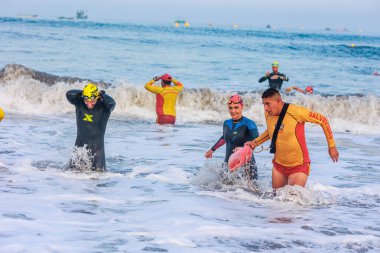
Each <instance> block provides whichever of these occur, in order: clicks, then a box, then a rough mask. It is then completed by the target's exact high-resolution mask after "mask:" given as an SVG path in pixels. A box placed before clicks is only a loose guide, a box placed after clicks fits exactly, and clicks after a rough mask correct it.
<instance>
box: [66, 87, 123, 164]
mask: <svg viewBox="0 0 380 253" xmlns="http://www.w3.org/2000/svg"><path fill="white" fill-rule="evenodd" d="M66 97H67V100H69V102H70V103H71V104H73V105H75V111H76V119H77V139H76V141H75V146H77V147H83V146H84V145H87V148H89V149H90V150H91V153H92V155H94V161H93V166H92V167H93V168H92V169H93V170H105V169H106V158H105V152H104V133H105V131H106V127H107V122H108V118H109V117H110V115H111V112H112V110H113V109H114V108H115V105H116V103H115V100H113V98H111V97H110V96H108V95H107V94H106V93H105V91H103V90H102V91H99V90H98V87H96V85H95V84H92V83H89V84H88V85H86V86H85V87H84V88H83V91H81V90H69V91H68V92H67V93H66Z"/></svg>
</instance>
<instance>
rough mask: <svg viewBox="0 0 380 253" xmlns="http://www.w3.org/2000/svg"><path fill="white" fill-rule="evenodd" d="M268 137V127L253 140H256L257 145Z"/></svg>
mask: <svg viewBox="0 0 380 253" xmlns="http://www.w3.org/2000/svg"><path fill="white" fill-rule="evenodd" d="M269 139H270V138H269V132H268V129H266V130H265V131H264V133H262V134H261V135H260V136H259V137H257V138H256V139H255V142H256V144H257V145H261V144H263V143H264V142H266V141H267V140H269Z"/></svg>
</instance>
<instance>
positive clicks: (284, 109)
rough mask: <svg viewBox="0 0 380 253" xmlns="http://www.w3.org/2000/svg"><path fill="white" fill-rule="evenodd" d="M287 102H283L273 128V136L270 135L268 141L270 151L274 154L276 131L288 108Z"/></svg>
mask: <svg viewBox="0 0 380 253" xmlns="http://www.w3.org/2000/svg"><path fill="white" fill-rule="evenodd" d="M288 106H289V104H288V103H285V104H284V106H283V107H282V110H281V112H280V116H278V120H277V124H276V128H275V129H274V132H273V136H272V142H271V143H270V153H272V154H274V153H276V140H277V134H278V131H279V130H280V127H281V124H282V120H283V119H284V117H285V114H286V111H287V110H288Z"/></svg>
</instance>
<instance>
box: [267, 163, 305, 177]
mask: <svg viewBox="0 0 380 253" xmlns="http://www.w3.org/2000/svg"><path fill="white" fill-rule="evenodd" d="M272 163H273V166H274V168H275V169H276V170H277V171H278V172H279V173H280V174H282V175H284V176H290V175H292V174H294V173H298V172H302V173H304V174H306V175H308V176H309V173H310V163H304V164H301V165H297V166H284V165H281V164H278V163H276V162H275V161H274V159H273V160H272Z"/></svg>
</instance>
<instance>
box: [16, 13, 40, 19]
mask: <svg viewBox="0 0 380 253" xmlns="http://www.w3.org/2000/svg"><path fill="white" fill-rule="evenodd" d="M18 17H19V18H28V19H30V18H37V17H38V15H37V14H33V15H19V16H18Z"/></svg>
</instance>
